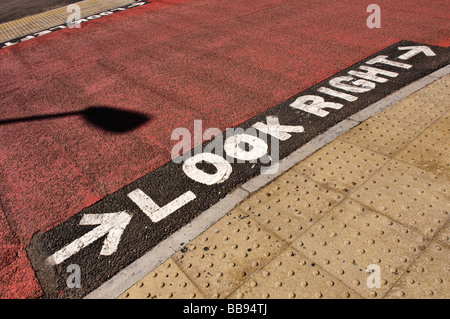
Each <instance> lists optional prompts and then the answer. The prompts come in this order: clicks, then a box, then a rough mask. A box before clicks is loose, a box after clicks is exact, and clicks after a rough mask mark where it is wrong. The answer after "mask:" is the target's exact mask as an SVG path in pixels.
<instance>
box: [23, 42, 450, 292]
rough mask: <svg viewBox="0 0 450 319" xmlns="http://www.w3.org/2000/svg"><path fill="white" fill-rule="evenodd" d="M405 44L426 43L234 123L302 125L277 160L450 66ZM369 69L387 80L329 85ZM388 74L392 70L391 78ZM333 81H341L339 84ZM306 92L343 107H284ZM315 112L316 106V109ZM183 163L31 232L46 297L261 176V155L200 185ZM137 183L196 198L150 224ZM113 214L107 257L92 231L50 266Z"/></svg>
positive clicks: (154, 193) (437, 51) (85, 283)
mask: <svg viewBox="0 0 450 319" xmlns="http://www.w3.org/2000/svg"><path fill="white" fill-rule="evenodd" d="M411 47H419V48H423V47H424V45H422V44H419V43H415V42H410V41H401V42H399V43H397V44H394V45H392V46H390V47H388V48H386V49H384V50H382V51H380V52H378V53H376V54H374V55H372V56H370V57H368V58H367V59H364V60H363V61H361V62H359V63H356V64H355V65H353V66H351V67H349V68H347V69H345V70H343V71H341V72H339V73H338V74H336V75H334V76H332V77H330V78H328V79H326V80H324V81H322V82H320V83H318V84H316V85H314V86H313V87H311V88H309V89H307V90H305V91H303V92H301V93H299V94H297V95H295V96H293V97H291V98H289V99H287V100H286V101H285V102H282V103H280V104H279V105H277V106H275V107H273V108H271V109H269V110H267V111H265V112H263V113H261V114H259V115H257V116H255V117H253V118H251V119H249V120H248V121H246V122H245V123H243V124H242V125H239V126H238V127H240V128H243V129H246V128H249V127H251V126H253V125H255V123H258V122H259V123H267V117H276V118H278V120H279V123H280V124H281V125H283V126H297V127H298V126H302V127H303V128H304V131H303V132H301V133H296V132H292V133H289V134H290V135H291V137H290V138H287V139H285V140H277V141H278V142H279V159H282V158H284V157H286V156H287V155H289V154H290V153H292V152H293V151H294V150H296V149H298V148H300V147H301V146H303V145H304V144H306V143H307V142H308V141H310V140H311V139H312V138H314V137H315V136H317V135H319V134H321V133H323V132H325V131H326V130H327V129H328V128H330V127H332V126H334V125H335V124H337V123H339V122H341V121H342V120H344V119H346V118H348V117H350V116H351V115H353V114H355V113H357V112H358V111H360V110H363V109H365V108H366V107H367V106H369V105H371V104H373V103H374V102H376V101H379V100H381V99H382V98H384V97H386V96H387V95H389V94H391V93H392V92H395V91H397V90H399V89H400V88H402V87H404V86H406V85H407V84H409V83H412V82H414V81H416V80H418V79H420V78H422V77H424V76H426V75H428V74H430V73H432V72H433V71H436V70H438V69H440V68H442V67H444V66H446V65H447V64H449V49H448V48H443V47H437V46H429V45H427V46H426V47H428V48H429V49H431V50H432V51H431V52H432V53H433V54H425V53H426V52H422V51H420V50H418V51H417V52H416V53H415V54H413V53H414V52H412V51H413V48H411ZM399 48H400V49H399ZM405 48H407V49H405ZM406 53H409V55H410V56H409V57H408V59H399V57H403V58H406V56H405V54H406ZM380 56H381V59H382V58H383V57H384V58H385V59H387V60H389V61H390V62H385V63H373V62H374V61H375V60H374V59H375V58H379V59H380ZM408 65H409V66H408ZM360 67H362V68H360ZM367 67H374V68H377V69H379V70H382V71H384V74H379V75H378V76H379V77H383V78H385V79H386V82H384V83H381V82H382V81H380V80H382V79H380V78H378V79H377V78H376V77H375V79H376V80H378V81H379V82H376V81H370V80H366V81H370V82H372V83H375V84H376V86H375V87H374V88H372V89H371V90H369V91H367V92H363V93H354V92H350V91H344V90H342V89H338V88H337V87H336V86H334V87H333V86H331V85H330V81H332V83H334V85H336V83H338V82H339V81H341V80H342V79H345V78H342V77H348V76H350V74H352V75H351V76H352V77H353V78H352V79H349V78H347V79H346V81H341V82H339V83H341V84H342V83H344V84H348V85H352V86H353V89H352V88H349V89H350V90H354V89H355V87H359V88H366V90H367V88H369V87H373V84H370V83H369V82H364V81H360V82H354V81H356V80H365V79H364V77H366V76H365V75H364V72H365V71H364V70H367ZM355 72H363V73H361V74H360V76H361V77H357V76H354V75H353V74H355ZM380 72H381V71H380ZM394 73H396V74H397V76H395V77H394V76H393V74H394ZM386 74H387V75H386ZM372 77H373V76H372ZM351 83H353V84H351ZM355 83H356V84H355ZM338 86H340V87H343V86H342V85H338ZM322 87H325V88H328V89H332V90H335V91H336V92H342V93H346V94H348V95H351V96H355V97H357V99H356V100H355V99H354V98H350V97H349V96H346V95H341V96H340V97H338V96H333V94H334V95H337V93H333V94H331V95H330V94H329V93H330V92H331V91H327V90H325V91H327V93H321V92H324V90H323V89H320V88H322ZM344 87H345V86H344ZM305 96H316V97H319V98H321V99H323V100H324V101H325V102H330V103H335V104H328V105H329V106H336V105H337V104H342V107H340V108H323V110H325V111H327V112H328V115H326V116H323V117H322V116H318V115H315V114H312V113H311V112H306V111H304V110H302V109H298V108H294V107H292V106H290V105H291V104H293V103H294V102H295V101H298V99H299V98H300V100H301V99H302V97H305ZM319 100H320V99H319ZM349 100H352V101H349ZM297 104H298V103H297ZM294 105H296V104H294ZM297 106H298V105H297ZM317 111H318V110H316V111H315V112H316V113H317ZM269 142H270V140H269ZM210 143H211V141H209V142H206V143H203V145H202V146H201V147H199V148H197V149H198V150H199V152H201V150H203V149H204V147H205V146H207V145H208V144H210ZM269 144H270V143H269ZM269 151H270V147H269ZM182 165H183V164H182V163H179V164H177V163H174V162H173V161H171V162H169V163H167V164H166V165H164V166H162V167H160V168H158V169H156V170H155V171H153V172H151V173H149V174H147V175H146V176H144V177H142V178H140V179H138V180H136V181H135V182H133V183H131V184H130V185H127V186H125V187H124V188H122V189H121V190H119V191H117V192H115V193H113V194H111V195H109V196H107V197H106V198H104V199H103V200H101V201H99V202H97V203H96V204H94V205H92V206H90V207H87V208H85V209H83V210H82V211H81V212H80V213H78V214H76V215H75V216H73V217H72V218H70V219H69V220H67V221H65V222H63V223H61V224H60V225H58V226H56V227H55V228H53V229H51V230H50V231H48V232H46V233H37V234H36V235H35V236H34V237H33V239H32V242H31V244H30V246H29V247H28V248H27V253H28V256H29V258H30V260H31V262H32V265H33V268H34V269H35V271H36V274H37V276H38V279H39V281H40V283H41V285H42V287H43V290H44V292H45V296H44V297H45V298H81V297H83V296H85V295H87V294H88V293H90V292H91V291H93V290H95V289H96V288H97V287H99V286H100V285H101V284H102V283H103V282H106V281H107V280H108V279H110V278H112V277H113V276H114V275H116V274H117V273H118V272H119V271H120V270H122V269H123V268H125V267H126V266H127V265H129V264H130V263H132V262H133V261H135V260H136V259H138V258H140V257H141V256H143V255H144V254H145V253H146V252H148V251H150V250H151V249H152V248H153V247H154V246H156V245H157V244H158V243H159V242H161V241H162V240H164V239H165V238H167V237H168V236H170V235H171V234H173V233H174V232H176V231H177V230H179V229H180V228H182V227H183V226H185V225H186V224H188V223H189V222H190V221H191V220H192V219H194V218H195V217H196V216H198V215H199V214H201V213H202V212H203V211H205V210H206V209H208V208H209V207H211V206H212V205H213V204H215V203H217V202H218V201H219V200H220V199H222V198H224V197H225V196H226V195H227V194H228V193H230V192H231V191H232V190H233V189H235V188H236V187H237V186H239V185H241V184H243V183H244V182H246V181H248V180H249V179H250V178H252V177H254V176H256V175H259V174H260V168H261V167H263V166H267V165H265V164H262V163H261V162H260V161H258V162H257V163H249V162H245V163H236V162H233V163H231V164H230V165H231V168H232V172H231V174H230V175H229V176H228V177H227V178H226V179H225V180H224V181H222V182H220V183H215V184H212V185H205V184H202V183H199V182H196V181H194V180H193V179H191V178H189V177H188V176H187V175H186V174H185V173H184V171H183V168H182ZM203 169H204V170H205V171H206V172H209V174H214V171H213V170H210V169H209V168H207V167H204V168H203ZM137 189H139V190H141V191H142V192H143V193H144V194H145V195H147V196H149V197H150V198H151V199H152V200H153V201H154V203H155V204H156V205H158V206H161V207H162V206H164V205H166V204H168V203H169V202H171V201H173V200H174V199H176V198H178V197H180V196H182V195H183V194H186V193H187V192H192V193H193V194H194V195H195V196H194V197H195V198H192V197H191V198H190V200H189V201H186V202H185V203H183V204H182V205H181V207H179V208H178V209H177V210H176V211H174V212H172V213H171V214H170V215H168V216H167V217H165V218H163V219H161V220H160V221H157V222H152V221H151V219H150V218H149V216H148V212H147V214H146V213H144V212H143V211H142V210H141V209H140V208H139V207H138V205H136V204H135V202H133V201H132V200H131V199H130V197H129V196H128V195H129V194H130V193H131V192H133V191H136V190H137ZM117 212H127V213H128V214H129V215H130V216H131V219H130V221H129V223H128V224H127V225H126V227H125V229H124V231H123V234H122V235H121V236H120V238H119V240H120V242H119V243H118V247H117V250H116V251H115V252H114V253H112V254H111V255H101V254H100V252H101V251H102V249H104V245H105V241H106V239H107V236H103V237H98V238H97V240H95V241H93V242H92V243H89V244H88V245H86V246H85V247H84V248H82V249H79V250H78V251H77V252H76V253H73V254H70V256H68V257H67V259H65V260H63V261H60V262H58V263H56V265H49V264H48V260H49V259H51V257H50V256H54V254H55V253H56V252H60V251H61V250H62V248H63V247H64V246H66V245H68V244H70V243H73V242H74V241H77V240H79V239H80V238H81V237H83V236H85V235H86V234H87V233H88V232H92V231H93V230H94V229H96V227H98V225H94V224H92V223H91V224H89V225H91V226H86V223H82V225H80V222H81V221H82V219H83V218H86V217H85V215H95V214H106V213H117ZM104 234H106V232H105V233H104ZM105 237H106V239H105ZM46 261H47V262H46ZM71 264H77V265H79V266H80V269H81V273H82V274H81V275H82V278H81V284H82V287H81V288H77V289H74V288H68V287H67V284H66V280H67V277H68V276H69V273H67V267H68V266H69V265H71Z"/></svg>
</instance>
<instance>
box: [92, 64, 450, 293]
mask: <svg viewBox="0 0 450 319" xmlns="http://www.w3.org/2000/svg"><path fill="white" fill-rule="evenodd" d="M448 74H450V64H449V65H447V66H446V67H443V68H441V69H439V70H437V71H435V72H433V73H431V74H429V75H427V76H425V77H423V78H421V79H420V80H417V81H416V82H413V83H411V84H409V85H407V86H405V87H403V88H401V89H400V90H398V91H396V92H394V93H392V94H391V95H388V96H387V97H385V98H383V99H381V100H379V101H378V102H376V103H374V104H371V105H369V106H368V107H366V108H365V109H363V110H361V111H359V112H358V113H355V114H353V115H352V116H350V117H349V118H347V119H345V120H343V121H342V122H340V123H338V124H336V125H335V126H333V127H331V128H330V129H328V130H327V131H326V132H324V133H322V134H320V135H319V136H317V137H315V138H313V139H312V140H311V141H309V142H308V143H306V144H305V145H303V146H302V147H300V148H299V149H297V150H296V151H294V152H293V153H291V154H290V155H288V156H286V157H285V158H283V159H282V160H281V161H280V163H279V169H278V172H277V173H276V174H272V175H259V176H257V177H255V178H253V179H251V180H250V181H248V182H246V183H244V184H242V185H240V186H239V187H238V188H236V189H235V190H234V191H233V192H231V193H230V194H229V195H227V196H226V197H225V198H223V199H221V200H220V201H219V202H217V203H216V204H214V205H213V206H212V207H211V208H209V209H207V210H206V211H204V212H203V213H201V214H200V215H199V216H198V217H197V218H195V219H194V220H193V221H191V222H190V223H189V224H188V225H186V226H184V227H183V228H181V229H180V230H179V231H177V232H176V233H174V234H173V235H172V236H170V237H168V238H166V239H165V240H163V241H162V242H161V243H159V244H158V245H156V246H155V247H154V248H153V249H152V250H151V251H149V252H147V253H146V254H145V255H144V256H142V257H141V258H139V259H137V260H135V261H134V262H133V263H131V264H130V265H128V266H127V267H126V268H124V269H123V270H121V271H120V272H119V273H118V274H117V275H115V276H114V277H113V278H111V279H110V280H108V281H107V282H105V283H103V284H102V285H101V286H100V287H99V288H97V289H96V290H94V291H92V292H91V293H90V294H88V295H87V296H86V297H85V299H115V298H117V297H119V296H120V295H121V294H122V293H123V292H125V291H126V290H127V289H128V288H130V287H131V286H133V285H134V284H135V283H136V282H138V281H139V280H141V279H142V278H143V277H145V276H146V275H147V274H148V273H150V272H151V271H153V270H154V269H155V268H157V267H158V266H159V265H161V264H162V263H163V262H165V261H166V260H167V259H169V258H170V257H171V256H172V255H173V254H175V253H176V252H177V251H178V250H180V249H181V248H182V247H184V246H185V245H186V244H187V243H189V242H190V241H192V240H193V239H194V238H196V237H197V236H198V235H200V234H201V233H203V232H204V231H205V230H207V229H208V228H209V227H211V226H212V225H214V224H215V223H216V222H217V221H219V220H220V219H221V218H222V217H223V216H225V215H226V214H227V213H228V212H230V211H231V210H232V209H233V208H235V207H236V206H237V205H238V204H239V203H241V202H242V201H243V200H244V199H246V198H247V197H248V196H249V195H250V194H251V193H253V192H255V191H257V190H259V189H260V188H261V187H263V186H265V185H266V184H268V183H270V182H272V181H273V180H275V179H276V178H277V177H278V176H280V175H281V174H283V173H285V172H286V171H288V170H289V169H290V168H292V167H293V166H294V165H296V164H297V163H298V162H300V161H302V160H304V159H306V158H307V157H308V156H310V155H312V154H313V153H315V152H316V151H318V150H319V149H321V148H322V147H324V146H325V145H327V144H329V143H330V142H332V141H334V140H335V139H336V138H338V137H339V136H340V135H342V134H344V133H345V132H347V131H349V130H350V129H352V128H353V127H355V126H357V125H359V124H360V123H361V122H363V121H365V120H367V119H368V118H370V117H371V116H373V115H375V114H377V113H379V112H381V111H384V110H385V109H387V108H388V107H389V106H391V105H393V104H395V103H397V102H399V101H401V100H403V99H404V98H406V97H408V96H409V95H411V94H413V93H415V92H417V91H418V90H420V89H422V88H424V87H425V86H427V85H429V84H431V83H433V82H435V81H436V80H438V79H440V78H442V77H444V76H446V75H448Z"/></svg>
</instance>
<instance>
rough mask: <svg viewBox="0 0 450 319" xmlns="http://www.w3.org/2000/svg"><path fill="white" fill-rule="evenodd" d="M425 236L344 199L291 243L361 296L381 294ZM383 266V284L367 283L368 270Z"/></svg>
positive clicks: (394, 280)
mask: <svg viewBox="0 0 450 319" xmlns="http://www.w3.org/2000/svg"><path fill="white" fill-rule="evenodd" d="M426 243H427V240H426V238H425V237H424V236H423V235H420V234H419V233H417V232H415V231H412V230H410V229H408V228H407V227H405V226H404V225H401V224H399V223H396V222H394V221H393V220H391V219H390V218H387V217H386V216H384V215H382V214H379V213H377V212H374V211H372V210H370V209H368V208H366V207H364V206H363V205H361V204H359V203H357V202H356V201H352V200H346V201H344V202H343V203H342V204H340V205H339V206H337V207H336V208H334V209H333V210H332V212H331V213H329V214H328V215H327V216H325V217H324V218H323V219H321V220H320V221H319V222H318V223H316V224H315V225H314V226H313V227H311V228H310V229H309V230H308V231H307V232H306V233H305V234H304V235H302V236H301V237H300V238H299V239H298V240H297V241H296V242H294V244H293V247H294V248H296V249H298V250H299V251H301V252H302V253H304V254H305V255H307V256H308V258H311V259H312V260H313V261H314V262H315V263H316V264H318V265H320V266H321V267H323V268H324V269H325V270H326V271H328V272H329V273H330V274H332V275H333V276H336V278H338V279H339V280H340V281H342V282H343V283H345V284H346V285H347V286H349V287H351V288H352V289H354V290H355V291H356V292H357V293H359V294H360V295H361V296H362V297H365V298H367V297H378V298H379V297H383V296H384V295H385V294H386V293H387V292H388V291H389V289H390V288H392V286H393V285H394V284H395V283H396V282H397V280H398V279H399V278H400V276H401V275H402V273H403V272H404V271H406V269H407V268H408V266H409V265H410V264H411V262H412V261H413V260H414V258H415V257H417V256H418V254H419V253H420V252H421V251H422V250H423V249H424V248H425V245H426ZM371 265H377V266H378V267H380V272H381V273H380V279H381V281H380V287H379V288H371V287H369V286H368V285H367V278H368V276H369V273H368V269H369V266H371Z"/></svg>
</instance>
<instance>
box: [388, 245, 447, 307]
mask: <svg viewBox="0 0 450 319" xmlns="http://www.w3.org/2000/svg"><path fill="white" fill-rule="evenodd" d="M386 297H387V298H406V299H418V298H420V299H422V298H431V299H449V298H450V248H449V247H446V246H445V245H442V244H441V243H440V242H435V241H433V242H432V243H431V244H430V245H429V246H428V247H427V249H426V250H425V251H424V252H423V253H422V254H421V255H420V256H419V258H417V260H416V261H415V262H414V263H413V264H412V265H411V267H410V268H409V269H408V271H407V272H406V273H405V275H404V276H402V278H401V279H400V280H399V282H398V283H397V284H396V285H395V286H394V287H393V288H392V290H391V291H390V292H389V293H388V295H387V296H386Z"/></svg>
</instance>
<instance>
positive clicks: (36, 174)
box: [0, 0, 450, 298]
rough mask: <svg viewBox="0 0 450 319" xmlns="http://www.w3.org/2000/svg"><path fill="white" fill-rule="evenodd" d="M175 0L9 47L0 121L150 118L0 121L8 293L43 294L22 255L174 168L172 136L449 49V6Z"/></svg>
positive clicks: (443, 1) (221, 124) (0, 79)
mask: <svg viewBox="0 0 450 319" xmlns="http://www.w3.org/2000/svg"><path fill="white" fill-rule="evenodd" d="M370 3H371V2H370V1H358V2H357V3H356V4H355V1H352V0H345V1H326V0H321V1H318V0H302V1H295V0H230V1H222V0H197V1H196V0H172V1H171V0H166V1H153V2H152V3H151V4H147V5H145V6H143V7H140V8H135V9H132V10H128V11H126V12H121V13H116V14H114V15H110V16H107V17H104V18H101V19H98V20H94V21H91V22H88V23H84V24H82V27H81V28H80V29H71V30H69V29H66V30H62V31H58V32H55V33H52V34H50V35H46V36H43V37H41V38H37V39H34V40H31V41H27V42H24V43H21V44H18V45H15V46H12V47H10V48H7V49H3V50H0V65H1V67H0V110H1V113H0V120H2V119H7V118H8V119H10V118H23V117H29V116H35V115H43V114H53V113H59V112H70V111H79V110H82V109H84V108H86V107H89V106H110V107H118V108H122V109H126V110H134V111H140V112H144V113H146V114H148V115H149V116H150V117H151V120H150V121H149V122H148V123H147V124H146V125H144V126H142V127H140V128H138V129H137V130H135V131H133V132H129V133H126V134H121V135H118V134H112V133H108V132H105V131H102V130H101V129H99V128H96V127H93V126H92V125H89V124H88V123H86V122H85V121H84V120H83V119H82V118H81V117H76V116H72V117H66V118H59V119H52V120H44V121H34V122H27V123H16V124H8V125H0V163H1V166H0V175H1V179H0V205H1V206H0V207H1V209H2V210H0V213H1V215H0V226H1V227H0V253H1V258H0V298H1V297H2V298H34V297H36V296H39V294H40V293H41V291H40V287H39V284H38V283H37V280H36V278H35V277H34V273H33V270H32V268H31V266H30V264H29V262H28V260H27V257H26V254H25V251H24V247H26V246H27V245H28V244H29V241H30V239H31V237H32V236H33V234H34V233H36V232H38V231H43V232H44V231H46V230H48V229H50V228H52V227H54V226H55V225H57V224H58V223H61V222H62V221H64V220H66V219H67V218H69V217H71V216H73V215H74V214H75V213H77V212H79V211H80V210H81V209H83V208H84V207H86V206H89V205H92V204H93V203H95V202H96V201H98V200H99V199H101V198H103V197H104V196H105V195H107V194H110V193H112V192H114V191H115V190H117V189H120V188H121V187H123V186H125V185H126V184H128V183H130V182H132V181H133V180H135V179H137V178H139V177H141V176H142V175H144V174H147V173H149V172H151V171H152V170H154V169H156V168H158V167H160V166H161V165H163V164H165V163H167V162H168V161H169V160H170V150H171V148H172V146H173V145H174V144H175V142H174V141H171V139H170V136H171V132H172V130H173V129H175V128H177V127H186V128H188V129H189V130H191V132H192V131H193V124H194V120H195V119H199V120H203V128H204V129H205V128H208V127H218V128H220V129H222V130H224V129H225V128H227V127H232V126H234V125H237V124H239V123H241V122H243V121H245V120H247V119H248V118H250V117H252V116H254V115H256V114H258V113H260V112H262V111H264V110H266V109H268V108H270V107H272V106H274V105H276V104H278V103H280V102H281V101H283V100H285V99H286V98H288V97H290V96H292V95H294V94H295V93H298V92H299V91H301V90H303V89H306V88H307V87H309V86H311V85H313V84H314V83H317V82H319V81H321V80H323V79H325V78H327V77H329V76H331V75H333V74H335V73H336V72H338V71H339V70H341V69H343V68H345V67H348V66H350V65H352V64H354V63H355V62H358V61H359V60H361V59H363V58H364V57H367V56H369V55H371V54H373V53H375V52H376V51H379V50H381V49H383V48H385V47H387V46H389V45H391V44H393V43H395V42H398V41H399V40H401V39H405V40H412V41H417V42H423V43H428V44H434V45H441V46H448V45H449V44H450V40H449V33H448V30H449V29H450V28H449V27H450V25H449V21H450V19H449V16H448V12H450V10H449V9H450V8H449V2H448V1H447V0H434V1H430V2H426V1H421V0H415V1H411V0H401V1H393V0H392V1H388V0H379V1H377V4H378V5H380V7H381V10H382V27H381V29H368V28H367V26H366V19H367V16H368V13H366V7H367V5H368V4H370Z"/></svg>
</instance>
